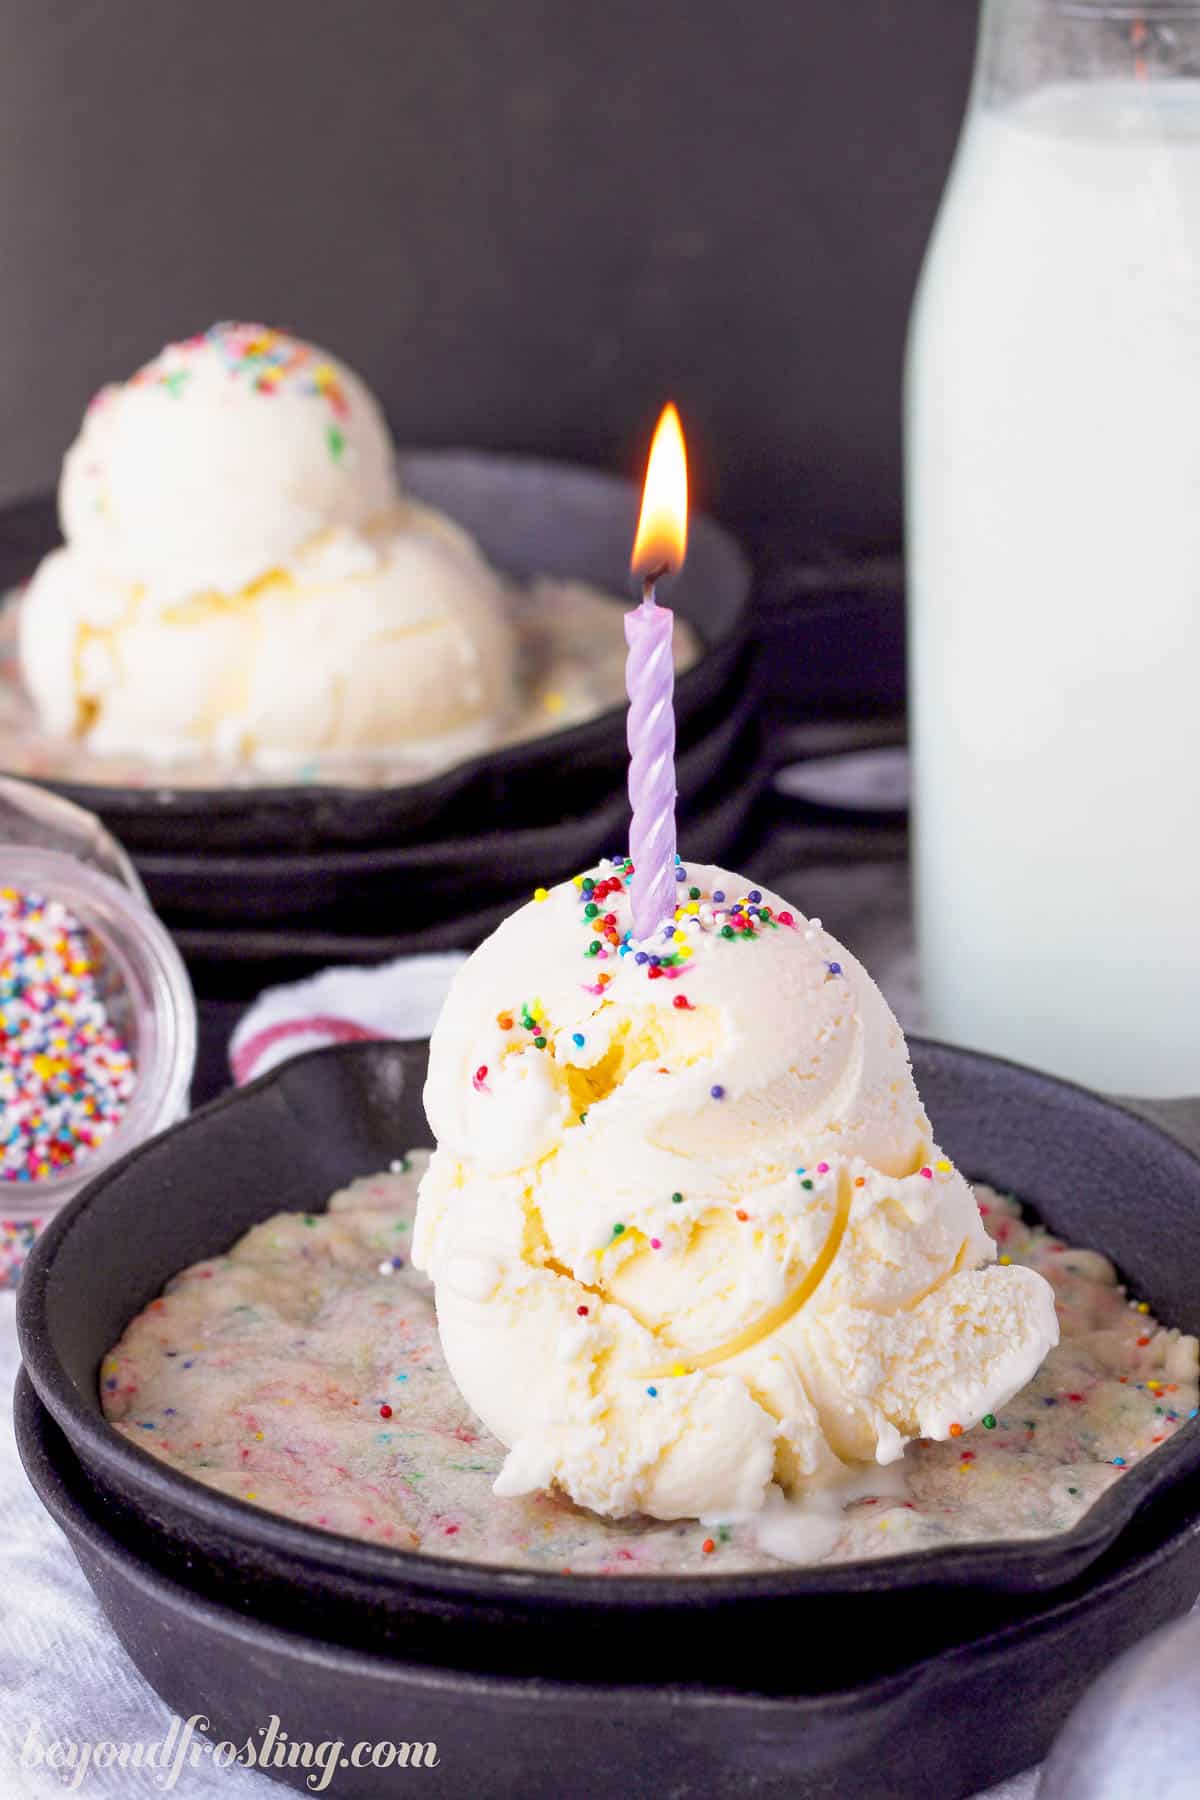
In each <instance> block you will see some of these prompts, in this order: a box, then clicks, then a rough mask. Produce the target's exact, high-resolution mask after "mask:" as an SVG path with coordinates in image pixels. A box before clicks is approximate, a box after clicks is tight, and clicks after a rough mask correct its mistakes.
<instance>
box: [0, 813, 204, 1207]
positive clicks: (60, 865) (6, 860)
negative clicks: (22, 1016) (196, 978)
mask: <svg viewBox="0 0 1200 1800" xmlns="http://www.w3.org/2000/svg"><path fill="white" fill-rule="evenodd" d="M0 889H9V890H14V891H15V893H16V894H17V895H18V896H19V897H21V899H22V900H24V899H26V898H28V897H33V898H41V899H44V900H45V901H46V902H47V903H49V904H51V905H53V904H55V903H57V905H58V906H60V907H62V908H63V909H64V910H65V913H66V915H68V916H69V920H70V922H71V924H72V925H73V926H74V925H77V926H78V928H79V930H80V931H81V932H82V934H83V939H84V943H85V945H86V960H87V974H86V980H87V981H88V983H89V984H90V985H89V991H92V990H94V992H95V996H96V998H97V999H98V1000H99V1002H100V1003H101V1005H102V1006H103V1010H104V1015H105V1018H106V1020H107V1023H108V1024H109V1025H111V1027H112V1029H113V1031H114V1032H115V1033H116V1035H117V1037H118V1038H119V1039H120V1041H121V1043H122V1044H123V1046H124V1048H125V1049H127V1050H128V1052H129V1056H130V1058H131V1060H132V1063H133V1083H132V1089H131V1092H130V1093H129V1095H128V1098H127V1101H126V1102H125V1103H124V1105H123V1107H122V1108H121V1109H120V1110H119V1111H118V1112H116V1114H115V1122H114V1123H113V1124H112V1127H111V1129H110V1130H109V1132H108V1135H107V1136H105V1137H103V1138H102V1139H101V1141H100V1142H98V1143H96V1144H95V1145H94V1146H92V1147H88V1148H82V1149H80V1151H79V1153H78V1154H77V1155H74V1156H73V1157H72V1159H71V1160H70V1161H67V1162H65V1163H64V1164H63V1165H62V1166H61V1167H60V1168H57V1169H53V1170H52V1171H51V1172H49V1173H46V1174H41V1175H34V1176H32V1178H27V1179H13V1178H11V1177H6V1178H4V1179H0V1218H2V1219H3V1220H5V1221H13V1222H16V1223H18V1224H19V1223H20V1222H21V1221H23V1220H35V1219H38V1220H40V1219H45V1218H47V1217H48V1216H49V1215H50V1214H51V1213H53V1212H55V1211H57V1209H58V1208H59V1207H60V1206H62V1205H63V1203H64V1202H65V1201H67V1200H68V1199H70V1198H71V1197H72V1195H73V1194H75V1193H76V1192H77V1191H78V1189H79V1188H80V1187H81V1186H82V1185H83V1183H84V1182H86V1181H88V1180H90V1179H91V1177H92V1176H93V1175H95V1174H96V1173H97V1171H98V1170H99V1169H101V1168H103V1167H104V1166H105V1164H107V1163H110V1162H112V1161H113V1160H114V1159H115V1158H116V1157H118V1156H122V1155H124V1154H125V1152H126V1151H127V1150H130V1149H132V1148H133V1147H134V1146H135V1145H137V1144H139V1143H141V1142H142V1141H143V1140H144V1139H145V1138H147V1137H149V1136H151V1135H152V1134H153V1133H154V1132H156V1131H160V1130H161V1129H162V1128H163V1127H164V1126H166V1125H168V1124H171V1123H173V1121H174V1120H176V1119H177V1118H179V1117H180V1116H181V1114H182V1113H183V1112H184V1110H185V1109H186V1106H187V1098H188V1090H189V1087H190V1085H191V1080H192V1071H193V1068H194V1064H195V1056H196V1007H195V1001H194V999H193V996H192V990H191V984H190V982H189V981H188V976H187V971H186V969H185V968H184V965H183V961H182V958H181V957H180V955H179V952H178V951H177V950H176V948H175V946H174V944H173V943H172V942H171V939H170V937H169V936H168V935H167V932H166V930H165V928H164V927H163V925H162V924H161V923H160V921H159V920H158V918H157V917H156V916H155V914H154V913H153V911H152V910H151V908H150V906H149V903H148V901H147V899H146V896H145V892H144V890H143V888H142V886H141V883H140V882H139V880H138V878H137V876H136V874H135V873H134V870H133V867H132V865H131V864H130V862H129V859H128V857H127V856H126V855H125V853H124V851H122V850H121V848H120V846H119V845H118V844H117V843H116V842H115V840H114V839H112V838H111V837H110V836H109V835H108V833H107V832H105V831H104V828H103V827H102V826H101V825H100V823H99V821H98V820H96V819H93V818H92V817H91V815H90V814H88V813H86V812H84V811H83V810H82V809H81V808H78V807H74V806H72V805H70V803H69V802H67V801H63V800H61V799H59V798H58V797H57V796H55V795H52V794H47V793H45V792H44V791H43V790H41V789H38V788H33V787H30V786H29V785H28V784H26V783H23V782H17V781H12V780H9V779H7V778H2V777H0ZM2 1013H3V996H2V994H0V1017H2ZM14 1060H15V1055H14ZM0 1130H3V1119H2V1118H0Z"/></svg>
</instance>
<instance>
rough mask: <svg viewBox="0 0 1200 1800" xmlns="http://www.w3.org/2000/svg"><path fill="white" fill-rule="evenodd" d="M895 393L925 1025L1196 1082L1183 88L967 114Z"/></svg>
mask: <svg viewBox="0 0 1200 1800" xmlns="http://www.w3.org/2000/svg"><path fill="white" fill-rule="evenodd" d="M907 403H908V419H907V445H906V459H907V468H906V472H907V479H908V554H909V593H910V602H909V603H910V616H911V648H912V660H913V688H912V694H913V707H912V711H913V723H914V748H915V757H916V776H917V787H916V807H917V846H916V878H917V904H918V921H919V930H920V938H921V951H922V962H923V973H924V982H925V997H926V1005H927V1012H928V1017H929V1023H930V1028H931V1029H932V1030H933V1031H934V1032H935V1033H936V1034H937V1035H939V1036H943V1037H947V1038H951V1039H955V1040H957V1041H959V1042H964V1043H968V1044H974V1045H978V1046H981V1047H983V1048H986V1049H989V1050H995V1051H999V1052H1002V1053H1005V1054H1008V1055H1011V1056H1014V1057H1017V1058H1020V1059H1023V1060H1026V1061H1030V1062H1033V1063H1038V1064H1041V1065H1043V1066H1044V1067H1047V1068H1050V1069H1052V1070H1055V1071H1057V1072H1060V1073H1063V1074H1067V1075H1071V1076H1074V1077H1075V1078H1077V1079H1079V1080H1082V1081H1085V1082H1090V1083H1093V1084H1094V1085H1096V1086H1099V1087H1102V1088H1107V1089H1110V1090H1114V1091H1123V1092H1126V1093H1141V1094H1152V1093H1160V1094H1165V1093H1181V1092H1191V1093H1197V1094H1200V694H1198V686H1200V82H1190V81H1183V80H1179V81H1176V80H1171V81H1164V82H1161V83H1152V82H1151V83H1137V82H1133V81H1130V82H1121V83H1118V82H1112V83H1107V82H1105V83H1098V84H1093V85H1082V84H1081V85H1078V86H1076V85H1060V86H1053V87H1049V88H1044V89H1041V90H1040V91H1038V92H1036V93H1034V94H1032V95H1030V96H1029V97H1027V98H1025V99H1023V100H1021V101H1019V102H1017V103H1015V104H1014V105H1013V106H1011V107H1009V108H1003V109H999V110H987V109H978V108H977V109H976V110H975V111H974V113H973V116H972V119H971V121H970V122H969V124H968V126H967V130H966V134H965V137H964V140H963V143H962V146H961V148H960V151H959V157H958V161H957V163H956V166H955V171H954V174H953V177H952V179H951V184H950V187H949V190H948V192H947V196H946V199H945V202H944V204H943V209H942V213H941V217H940V219H939V222H938V226H937V229H936V232H935V234H934V239H933V243H932V245H931V247H930V252H929V256H928V258H927V261H926V267H925V271H924V274H923V277H922V281H921V286H920V290H919V293H918V299H917V305H916V310H915V312H914V316H913V327H912V336H911V340H910V346H909V370H908V395H907Z"/></svg>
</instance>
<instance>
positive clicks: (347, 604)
mask: <svg viewBox="0 0 1200 1800" xmlns="http://www.w3.org/2000/svg"><path fill="white" fill-rule="evenodd" d="M59 509H60V515H61V521H62V527H63V533H64V536H65V538H66V544H65V546H64V547H63V548H62V549H60V550H57V551H55V552H53V553H52V554H51V555H50V556H48V557H47V558H46V559H45V560H44V561H43V563H42V564H41V565H40V567H39V568H38V570H37V572H36V573H35V575H34V578H33V580H32V582H31V583H30V586H29V589H28V591H27V593H26V595H25V596H24V599H23V601H22V605H21V610H20V615H19V621H18V631H19V646H20V661H21V670H22V675H23V679H24V682H25V686H26V688H27V690H28V691H29V694H30V696H31V698H32V699H33V702H34V704H35V706H36V707H37V710H38V712H39V714H40V715H41V718H42V720H43V722H44V723H45V724H46V726H47V727H48V728H49V729H50V730H51V731H54V732H56V733H59V734H61V735H75V736H78V737H81V738H83V739H85V740H86V742H87V744H88V746H89V748H91V749H93V750H95V751H97V752H100V753H105V752H112V753H132V754H135V755H142V756H147V757H150V758H152V759H156V760H161V761H170V760H174V759H176V758H178V757H181V756H189V755H194V754H196V753H199V752H211V753H213V754H215V755H217V756H219V757H221V758H224V759H235V760H242V761H246V762H250V763H254V764H257V765H261V766H265V767H267V768H270V767H271V766H272V765H279V766H284V767H286V766H287V763H288V760H289V759H291V758H294V757H303V756H306V755H310V754H312V753H316V752H320V753H327V754H332V755H338V754H355V755H361V754H364V753H371V752H383V753H387V752H394V751H396V750H400V749H403V750H407V749H410V748H413V747H419V748H420V749H422V750H430V749H432V750H437V751H453V752H462V753H466V752H468V751H470V750H473V749H476V748H480V747H482V746H483V745H485V744H486V743H487V742H488V741H489V739H490V738H491V737H492V736H493V735H494V731H495V728H496V725H497V723H498V722H499V721H500V720H501V719H502V718H503V716H504V715H505V713H506V712H507V711H508V710H509V708H510V706H511V702H512V669H513V645H512V636H511V629H510V626H509V622H508V617H507V611H506V607H505V603H504V594H503V588H502V584H501V582H500V580H499V578H498V576H497V575H496V574H495V573H494V572H493V571H492V570H491V569H490V568H489V567H488V565H487V564H486V562H485V561H484V559H483V557H482V556H481V555H480V554H479V552H478V551H477V549H476V548H475V546H474V544H473V543H472V541H471V540H470V539H469V538H468V537H467V535H466V534H465V533H464V532H462V531H461V530H460V529H459V528H458V527H457V526H455V525H453V524H452V523H451V522H450V521H449V520H448V519H446V518H444V517H443V516H442V515H441V514H439V513H436V512H433V511H431V510H430V509H429V508H427V507H423V506H420V505H417V504H416V503H413V502H410V501H408V500H407V499H406V498H404V496H402V495H401V494H400V492H399V490H398V487H397V482H396V475H395V468H394V456H393V450H392V444H391V439H390V436H389V434H388V429H387V425H386V423H385V421H384V418H383V415H382V413H381V411H380V409H379V407H378V405H377V404H376V402H375V400H374V398H373V397H372V395H371V394H370V393H369V392H368V390H367V389H366V387H365V386H364V385H363V383H362V382H361V381H360V380H359V379H358V377H357V376H356V375H354V374H353V373H352V371H350V370H349V369H347V368H345V367H344V365H342V364H341V363H338V362H335V361H334V360H333V359H332V358H331V357H329V356H327V355H326V353H325V352H324V351H321V350H318V349H316V348H314V347H313V346H312V345H308V344H302V343H300V342H298V341H297V340H296V339H294V338H290V337H287V336H285V335H283V334H282V333H280V332H274V331H270V330H267V329H266V328H264V327H262V326H248V325H219V326H214V328H213V329H212V330H211V331H210V332H208V333H206V334H205V335H204V336H202V337H197V338H191V339H188V340H187V341H186V342H185V343H182V344H171V345H168V346H167V348H166V349H165V350H164V351H163V352H162V354H161V355H160V356H158V357H156V358H155V359H154V361H153V362H151V363H149V364H147V366H146V367H145V368H144V369H142V370H141V371H139V373H138V374H137V375H135V376H134V377H133V378H132V380H130V381H128V382H126V383H124V384H123V385H121V386H116V387H110V388H106V389H105V390H104V391H103V392H102V393H101V394H100V395H99V396H98V398H97V400H96V401H95V402H93V404H92V406H91V408H90V409H89V411H88V414H87V416H86V418H85V420H84V424H83V428H82V430H81V432H80V436H79V439H78V441H77V442H76V443H75V444H74V445H73V447H72V448H71V450H70V451H68V453H67V457H66V460H65V463H64V467H63V476H62V482H61V485H60V490H59Z"/></svg>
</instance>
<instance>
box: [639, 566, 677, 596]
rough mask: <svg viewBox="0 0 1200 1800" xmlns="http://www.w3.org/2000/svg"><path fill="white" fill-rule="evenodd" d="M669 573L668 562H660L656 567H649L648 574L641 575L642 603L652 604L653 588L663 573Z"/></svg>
mask: <svg viewBox="0 0 1200 1800" xmlns="http://www.w3.org/2000/svg"><path fill="white" fill-rule="evenodd" d="M670 573H671V565H670V563H661V564H660V565H659V567H658V568H657V569H651V570H650V572H649V574H648V575H643V576H642V605H643V606H653V605H654V604H655V600H654V590H655V588H656V586H657V585H658V583H659V582H660V581H661V580H662V578H663V576H664V575H669V574H670Z"/></svg>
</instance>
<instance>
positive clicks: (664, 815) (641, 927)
mask: <svg viewBox="0 0 1200 1800" xmlns="http://www.w3.org/2000/svg"><path fill="white" fill-rule="evenodd" d="M686 548H687V453H686V451H685V449H684V443H683V428H682V426H681V425H680V423H679V414H678V413H677V412H676V410H675V408H674V407H673V406H666V407H664V408H663V414H662V417H661V418H660V419H659V421H658V426H657V428H656V430H655V433H654V441H653V443H652V444H651V446H650V461H649V463H648V464H647V467H646V485H645V489H644V491H643V494H642V511H641V517H640V518H639V520H638V528H637V537H636V539H635V540H634V546H633V568H634V572H635V573H636V574H639V575H640V576H641V577H642V604H641V605H640V606H635V607H634V609H633V611H632V612H630V613H626V615H625V642H626V643H627V644H628V646H629V654H628V656H627V657H626V659H625V688H626V691H627V693H628V695H629V719H628V723H627V726H626V732H625V736H626V742H627V743H628V745H629V804H630V807H631V808H632V811H633V821H632V824H631V826H630V832H629V855H630V858H631V860H632V862H633V882H632V886H631V890H630V893H631V899H632V904H633V935H634V937H635V938H638V939H642V938H648V937H650V936H651V935H652V934H653V932H654V931H655V930H656V929H657V928H658V927H659V926H660V925H662V924H663V923H664V922H665V921H667V920H669V919H672V918H673V917H674V914H675V904H676V894H675V709H674V697H675V664H674V660H673V658H672V654H671V633H672V630H673V628H674V624H675V617H674V614H673V613H672V612H671V611H670V610H669V608H667V607H665V606H659V605H658V603H657V601H656V600H655V598H654V584H655V582H656V581H657V580H658V578H659V577H660V576H661V575H666V574H668V573H670V572H671V571H673V570H677V569H678V568H679V567H680V565H681V564H682V562H683V557H684V552H685V550H686Z"/></svg>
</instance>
